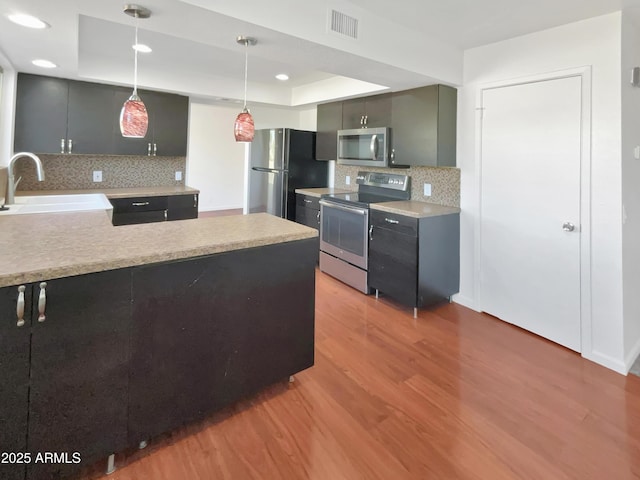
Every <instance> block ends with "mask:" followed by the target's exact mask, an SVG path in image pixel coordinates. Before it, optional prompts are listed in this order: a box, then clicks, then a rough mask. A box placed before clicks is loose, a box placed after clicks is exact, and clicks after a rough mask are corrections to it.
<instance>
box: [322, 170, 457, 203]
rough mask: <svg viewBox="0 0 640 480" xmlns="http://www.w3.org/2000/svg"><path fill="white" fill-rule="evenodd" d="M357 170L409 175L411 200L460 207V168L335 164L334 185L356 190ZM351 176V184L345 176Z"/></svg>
mask: <svg viewBox="0 0 640 480" xmlns="http://www.w3.org/2000/svg"><path fill="white" fill-rule="evenodd" d="M358 171H367V172H382V173H398V174H401V175H409V176H410V177H411V200H420V201H423V202H429V203H436V204H438V205H446V206H449V207H460V169H458V168H452V167H409V168H393V169H390V168H375V167H351V166H346V165H336V173H335V187H336V188H346V189H352V190H356V189H357V188H358V187H357V184H356V176H357V174H358ZM347 175H348V176H350V177H351V185H347V184H346V181H345V179H346V177H347ZM425 183H430V184H431V196H425V195H423V192H424V184H425Z"/></svg>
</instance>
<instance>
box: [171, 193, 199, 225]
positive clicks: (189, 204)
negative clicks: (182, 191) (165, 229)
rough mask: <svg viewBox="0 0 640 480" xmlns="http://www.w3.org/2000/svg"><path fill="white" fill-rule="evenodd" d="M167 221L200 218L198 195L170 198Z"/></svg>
mask: <svg viewBox="0 0 640 480" xmlns="http://www.w3.org/2000/svg"><path fill="white" fill-rule="evenodd" d="M167 215H168V216H167V220H188V219H191V218H198V194H197V193H194V194H190V195H171V196H169V209H168V211H167Z"/></svg>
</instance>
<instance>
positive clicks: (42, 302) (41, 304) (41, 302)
mask: <svg viewBox="0 0 640 480" xmlns="http://www.w3.org/2000/svg"><path fill="white" fill-rule="evenodd" d="M46 289H47V282H42V283H41V284H40V296H39V297H38V313H39V314H40V315H38V321H39V322H41V323H42V322H44V321H45V320H46V319H47V317H45V315H44V312H45V310H46V309H47V290H46Z"/></svg>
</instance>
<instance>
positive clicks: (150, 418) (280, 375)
mask: <svg viewBox="0 0 640 480" xmlns="http://www.w3.org/2000/svg"><path fill="white" fill-rule="evenodd" d="M315 248H316V247H315V242H314V239H309V240H304V241H298V242H292V243H288V244H279V245H271V246H266V247H260V248H254V249H247V250H239V251H235V252H229V253H223V254H219V255H214V256H209V257H203V258H200V259H194V260H186V261H179V262H173V263H167V264H163V265H151V266H147V267H141V268H137V269H136V270H135V271H134V274H133V289H132V292H133V333H132V352H133V356H132V362H131V374H130V379H131V383H130V408H129V441H130V443H131V444H137V443H138V442H140V441H141V440H146V439H149V438H152V437H154V436H156V435H158V434H160V433H163V432H166V431H169V430H171V429H173V428H176V427H178V426H180V425H183V424H185V423H189V422H192V421H194V420H198V419H200V418H203V417H204V416H205V415H207V414H209V413H211V412H213V411H215V410H217V409H219V408H222V407H224V406H225V405H228V404H230V403H232V402H234V401H236V400H238V399H240V398H241V397H243V396H245V395H249V394H251V393H254V392H257V391H258V390H260V389H261V388H262V387H265V386H267V385H269V384H271V383H274V382H275V381H278V380H281V379H285V378H287V377H288V376H289V375H292V374H294V373H296V372H298V371H300V370H303V369H305V368H308V367H310V366H311V365H313V359H314V357H313V355H314V354H313V344H314V337H313V336H314V298H315V297H314V295H315V293H314V287H315V276H314V263H313V255H312V253H313V251H314V249H315Z"/></svg>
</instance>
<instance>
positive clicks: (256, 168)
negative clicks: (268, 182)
mask: <svg viewBox="0 0 640 480" xmlns="http://www.w3.org/2000/svg"><path fill="white" fill-rule="evenodd" d="M251 170H255V171H256V172H266V173H287V171H286V170H277V169H275V168H265V167H251Z"/></svg>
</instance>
